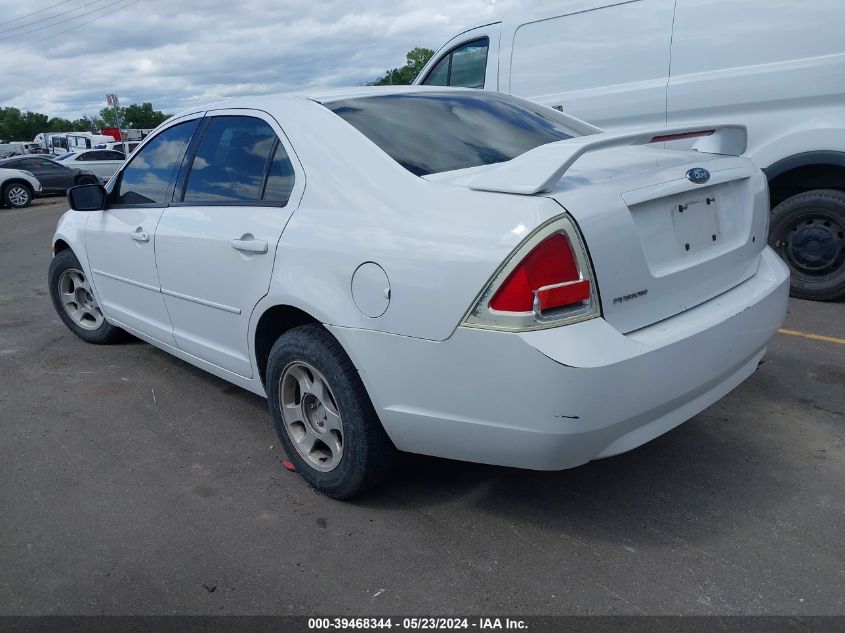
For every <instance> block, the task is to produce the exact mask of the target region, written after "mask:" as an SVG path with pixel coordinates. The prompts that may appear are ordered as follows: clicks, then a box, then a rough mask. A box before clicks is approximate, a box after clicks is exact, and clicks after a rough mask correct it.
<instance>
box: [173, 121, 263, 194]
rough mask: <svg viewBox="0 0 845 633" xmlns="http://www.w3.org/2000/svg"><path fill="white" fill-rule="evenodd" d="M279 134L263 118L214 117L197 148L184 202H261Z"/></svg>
mask: <svg viewBox="0 0 845 633" xmlns="http://www.w3.org/2000/svg"><path fill="white" fill-rule="evenodd" d="M275 141H276V133H275V132H273V129H272V128H271V127H270V126H269V125H268V124H267V123H265V122H264V121H262V120H261V119H256V118H253V117H245V116H219V117H213V118H212V119H211V122H210V123H209V125H208V127H207V128H206V130H205V134H204V135H203V137H202V141H201V142H200V144H199V147H198V148H197V153H196V156H195V157H194V161H193V164H192V165H191V171H190V174H189V175H188V182H187V184H186V186H185V197H184V201H185V202H244V201H258V200H261V184H262V183H263V182H264V172H265V171H266V169H267V162H268V160H269V158H270V152H271V151H272V149H273V144H274V143H275Z"/></svg>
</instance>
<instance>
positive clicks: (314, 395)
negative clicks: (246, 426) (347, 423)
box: [279, 361, 343, 472]
mask: <svg viewBox="0 0 845 633" xmlns="http://www.w3.org/2000/svg"><path fill="white" fill-rule="evenodd" d="M279 395H280V398H279V407H280V409H281V413H282V419H283V420H284V426H285V431H286V432H287V434H288V437H289V438H290V440H291V442H292V443H293V445H294V447H295V448H296V451H297V452H298V453H299V455H300V457H302V458H303V459H304V460H305V461H306V462H307V463H308V465H309V466H311V467H312V468H314V469H316V470H319V471H321V472H329V471H331V470H334V469H335V468H336V467H337V466H338V464H339V463H340V460H341V458H342V457H343V421H342V420H341V416H340V412H339V411H338V407H337V400H336V399H335V397H334V394H333V393H332V390H331V387H329V384H328V381H326V378H325V377H324V376H323V374H321V373H320V372H319V371H317V370H316V369H315V368H314V367H312V366H311V365H309V364H308V363H305V362H302V361H297V362H293V363H290V364H289V365H288V366H287V367H285V369H284V371H283V372H282V376H281V378H280V379H279Z"/></svg>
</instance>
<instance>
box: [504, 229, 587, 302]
mask: <svg viewBox="0 0 845 633" xmlns="http://www.w3.org/2000/svg"><path fill="white" fill-rule="evenodd" d="M561 284H565V285H561ZM548 286H553V287H552V288H549V287H548ZM537 291H539V292H538V293H537V298H538V300H539V303H540V309H541V310H549V309H551V308H559V307H563V306H567V305H572V304H575V303H581V302H582V301H586V300H587V299H589V298H590V282H589V281H587V280H582V279H581V275H580V274H579V271H578V263H577V261H576V259H575V253H574V252H573V251H572V245H571V244H570V243H569V239H567V237H566V236H565V235H563V234H562V233H555V234H554V235H552V236H550V237H548V238H546V239H545V240H543V241H542V242H540V244H538V245H537V246H536V247H535V248H534V250H532V251H531V252H530V253H528V255H526V256H525V258H524V259H523V260H522V261H521V262H520V263H519V265H518V266H517V267H516V268H515V269H514V270H513V272H512V273H511V274H510V275H508V278H507V279H506V280H505V282H504V283H503V284H502V285H501V287H500V288H499V290H498V291H497V292H496V294H495V295H494V296H493V298H492V299H491V300H490V308H491V309H493V310H497V311H500V312H531V311H532V310H533V309H534V293H535V292H537Z"/></svg>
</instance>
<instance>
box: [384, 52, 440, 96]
mask: <svg viewBox="0 0 845 633" xmlns="http://www.w3.org/2000/svg"><path fill="white" fill-rule="evenodd" d="M432 55H434V51H433V50H431V49H430V48H423V47H421V46H417V47H415V48H412V49H411V50H409V51H408V53H407V54H406V55H405V65H404V66H402V67H401V68H393V69H391V70H388V71H387V72H386V73H384V75H382V76H381V77H379V78H378V79H376V80H375V81H373V82H371V83H370V85H371V86H402V85H407V84H410V83H411V82H412V81H414V79H416V78H417V75H419V74H420V71H421V70H422V69H423V67H424V66H425V65H426V64H427V63H428V60H429V59H431V56H432Z"/></svg>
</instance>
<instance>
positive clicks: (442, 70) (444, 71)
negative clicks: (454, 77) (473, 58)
mask: <svg viewBox="0 0 845 633" xmlns="http://www.w3.org/2000/svg"><path fill="white" fill-rule="evenodd" d="M451 62H452V55H451V54H449V55H446V57H444V58H443V59H441V60H440V61H439V62H438V63H437V66H435V67H434V70H432V71H431V72H430V73H428V77H426V78H425V81H424V82H423V83H424V84H426V85H427V86H448V85H449V64H450V63H451Z"/></svg>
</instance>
